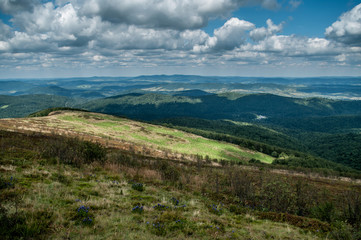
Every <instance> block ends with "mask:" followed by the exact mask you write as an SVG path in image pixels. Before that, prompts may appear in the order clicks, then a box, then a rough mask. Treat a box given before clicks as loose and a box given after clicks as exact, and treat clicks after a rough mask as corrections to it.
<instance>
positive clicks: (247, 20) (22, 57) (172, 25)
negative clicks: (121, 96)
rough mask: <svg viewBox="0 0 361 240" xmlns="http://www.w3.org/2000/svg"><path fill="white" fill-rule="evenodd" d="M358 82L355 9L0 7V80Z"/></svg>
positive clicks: (317, 3)
mask: <svg viewBox="0 0 361 240" xmlns="http://www.w3.org/2000/svg"><path fill="white" fill-rule="evenodd" d="M152 74H195V75H205V76H207V75H213V76H215V75H218V76H255V77H257V76H262V77H276V76H279V77H310V76H361V1H360V0H359V1H356V0H332V1H330V0H53V1H48V0H0V78H56V77H88V76H137V75H152Z"/></svg>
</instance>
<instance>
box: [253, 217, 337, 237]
mask: <svg viewBox="0 0 361 240" xmlns="http://www.w3.org/2000/svg"><path fill="white" fill-rule="evenodd" d="M257 216H258V217H259V218H261V219H268V220H271V221H274V222H285V223H288V224H291V225H293V226H296V227H299V228H302V229H306V230H310V231H313V232H329V231H330V230H331V227H330V225H329V224H327V223H324V222H321V221H320V220H317V219H312V218H306V217H300V216H296V215H292V214H288V213H276V212H259V213H257Z"/></svg>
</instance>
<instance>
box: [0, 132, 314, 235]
mask: <svg viewBox="0 0 361 240" xmlns="http://www.w3.org/2000/svg"><path fill="white" fill-rule="evenodd" d="M0 134H1V135H2V136H1V147H2V150H3V151H1V154H0V170H1V172H2V174H1V179H2V180H5V181H6V182H9V183H11V184H10V185H9V186H7V185H6V186H5V187H4V186H3V185H2V187H1V188H0V197H1V202H0V203H1V204H0V206H3V207H5V208H6V209H8V211H9V212H10V213H15V212H16V216H23V215H25V216H26V223H27V225H26V227H25V230H26V232H25V233H22V234H24V235H23V236H25V238H33V239H184V238H187V239H318V237H317V236H316V235H314V234H312V233H310V232H306V231H304V230H301V229H298V228H296V227H293V226H290V225H287V224H283V223H275V222H271V221H268V220H260V219H257V218H256V217H255V216H253V215H249V214H241V215H239V214H235V213H233V212H231V211H229V209H228V208H227V207H224V208H223V207H222V210H221V212H220V213H218V212H213V211H212V210H211V209H210V208H208V205H209V204H217V206H218V207H220V206H221V205H220V203H219V202H213V201H212V200H210V199H208V198H207V197H205V196H203V195H201V194H199V193H197V191H188V190H187V189H183V190H182V189H181V188H175V187H173V186H172V185H169V184H167V183H166V182H162V180H161V178H160V176H159V173H158V172H157V171H154V170H151V169H149V168H138V170H139V171H138V172H135V170H136V169H137V167H133V168H131V167H130V168H128V167H126V166H125V165H122V164H120V165H119V164H114V163H108V164H106V165H105V166H101V165H99V164H97V163H94V164H90V165H83V166H81V167H73V166H71V165H63V164H59V162H58V163H54V161H53V160H54V159H52V158H47V157H44V156H42V154H40V152H39V150H37V149H41V148H42V146H44V145H46V142H47V141H49V140H50V139H47V138H43V137H42V136H40V135H35V136H30V137H27V136H25V135H24V136H22V135H19V136H17V135H15V134H4V133H2V132H0ZM135 178H138V181H142V183H143V184H144V186H145V190H144V191H137V190H135V189H133V188H132V184H131V183H129V182H131V181H132V180H133V179H135ZM13 179H15V180H13ZM173 197H174V198H176V199H177V200H179V204H178V205H177V207H176V206H175V204H174V202H173V201H172V200H171V199H172V198H173ZM157 204H162V205H164V206H167V207H168V208H165V209H162V210H159V209H155V208H153V206H155V205H157ZM137 205H138V206H140V205H141V206H144V211H143V212H142V213H134V212H132V208H134V207H135V206H137ZM82 206H84V207H85V208H88V207H89V209H88V213H86V214H84V215H83V216H81V214H80V213H79V211H78V209H79V208H80V207H82ZM0 215H1V214H0ZM87 216H89V218H90V219H91V221H90V220H89V221H85V222H84V219H87ZM158 223H161V224H160V225H159V224H158ZM17 224H18V225H19V226H22V225H21V221H18V222H17ZM37 229H41V230H40V231H41V232H38V231H37ZM5 239H6V238H5ZM11 239H16V237H15V235H13V236H12V237H11Z"/></svg>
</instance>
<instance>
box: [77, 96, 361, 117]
mask: <svg viewBox="0 0 361 240" xmlns="http://www.w3.org/2000/svg"><path fill="white" fill-rule="evenodd" d="M80 107H81V108H84V109H87V110H90V111H96V112H102V113H107V114H114V115H126V116H128V117H133V118H138V119H143V120H154V119H161V118H169V117H184V116H187V117H198V118H204V119H231V120H247V121H249V120H255V119H259V118H260V116H261V118H263V119H264V118H296V117H297V118H303V117H315V116H334V115H350V114H361V101H342V100H331V99H323V98H305V99H300V98H289V97H282V96H277V95H272V94H252V95H240V94H232V93H229V94H220V95H217V94H212V95H203V96H196V97H192V96H172V95H166V94H156V93H148V94H126V95H119V96H115V97H111V98H104V99H97V100H93V101H90V102H88V103H85V104H82V105H80Z"/></svg>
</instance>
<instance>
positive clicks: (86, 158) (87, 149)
mask: <svg viewBox="0 0 361 240" xmlns="http://www.w3.org/2000/svg"><path fill="white" fill-rule="evenodd" d="M42 152H43V157H44V158H48V159H52V158H53V159H54V158H55V159H56V160H58V161H59V162H60V163H65V164H71V165H75V166H77V167H80V166H81V165H82V164H89V163H92V162H95V161H97V162H100V163H104V162H105V155H106V150H105V149H104V148H103V147H102V146H101V145H100V144H99V143H92V142H88V141H81V140H79V139H74V138H62V137H57V138H55V139H49V141H47V142H46V144H44V145H43V151H42Z"/></svg>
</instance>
